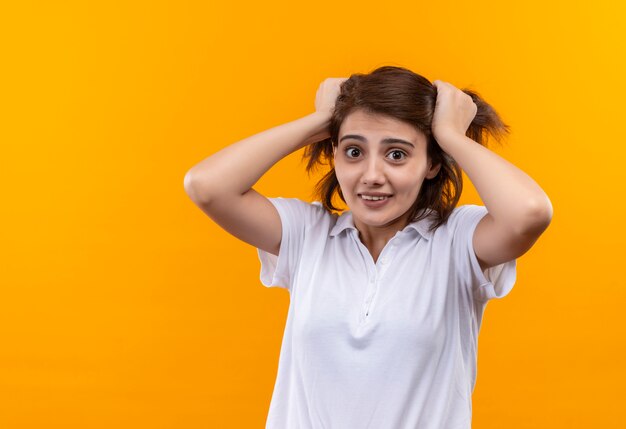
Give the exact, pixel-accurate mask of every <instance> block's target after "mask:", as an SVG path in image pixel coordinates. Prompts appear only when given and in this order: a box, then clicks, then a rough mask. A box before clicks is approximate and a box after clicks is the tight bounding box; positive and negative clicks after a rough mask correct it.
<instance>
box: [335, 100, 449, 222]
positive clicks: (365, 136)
mask: <svg viewBox="0 0 626 429" xmlns="http://www.w3.org/2000/svg"><path fill="white" fill-rule="evenodd" d="M388 139H389V141H388V142H386V140H388ZM392 139H393V140H392ZM398 139H399V140H398ZM400 140H402V141H400ZM426 144H427V143H426V136H425V135H424V134H422V133H421V132H420V131H419V130H417V129H416V128H414V127H413V126H412V125H409V124H407V123H404V122H401V121H398V120H397V119H393V118H390V117H387V116H383V115H376V114H371V113H366V112H364V111H362V110H358V111H355V112H353V113H351V114H350V115H348V117H347V118H346V119H345V120H344V122H343V123H342V124H341V127H340V129H339V138H338V146H336V147H335V149H334V163H335V174H336V175H337V180H338V181H339V186H340V187H341V192H342V194H343V197H344V198H345V200H346V203H347V205H348V207H349V208H350V210H351V211H352V214H353V218H354V222H355V226H357V228H359V224H360V225H361V226H366V225H367V226H370V227H374V228H376V227H391V226H394V227H398V229H402V228H404V226H406V225H407V224H408V210H409V209H410V208H411V206H412V205H413V203H414V202H415V200H416V199H417V195H418V194H419V191H420V189H421V186H422V182H423V181H424V179H425V178H432V177H435V176H436V175H437V172H438V171H439V166H437V167H435V168H432V169H431V168H430V166H429V161H428V159H427V157H426ZM368 193H382V194H385V195H389V196H388V197H387V198H386V200H385V201H382V202H380V203H376V202H373V201H371V202H369V203H368V202H367V201H364V200H363V198H362V194H368ZM381 203H382V204H381ZM374 204H376V205H377V206H374Z"/></svg>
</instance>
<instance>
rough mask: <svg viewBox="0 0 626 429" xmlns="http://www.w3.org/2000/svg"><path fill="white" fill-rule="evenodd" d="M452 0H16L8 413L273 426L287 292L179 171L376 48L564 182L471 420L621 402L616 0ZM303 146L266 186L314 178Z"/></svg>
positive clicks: (584, 423) (7, 23) (6, 56)
mask: <svg viewBox="0 0 626 429" xmlns="http://www.w3.org/2000/svg"><path fill="white" fill-rule="evenodd" d="M440 3H441V2H428V3H422V2H415V1H405V2H395V3H394V2H391V3H389V2H387V3H380V2H371V4H370V2H366V1H359V2H334V1H320V2H315V3H310V4H305V5H303V6H298V7H296V6H294V4H293V3H291V2H277V1H266V2H261V3H253V2H249V3H244V4H241V3H236V2H224V3H223V4H220V3H218V2H217V1H209V2H201V1H186V2H183V1H173V0H169V1H150V2H148V1H135V2H132V3H130V4H129V2H121V1H107V2H32V1H31V2H13V3H6V4H4V5H3V6H2V10H1V12H0V36H2V37H1V38H0V40H1V42H0V43H2V55H1V58H2V63H3V64H2V67H1V68H0V73H1V74H2V76H1V77H2V79H0V85H1V88H0V89H1V91H0V99H1V101H2V103H0V104H1V107H0V108H1V109H2V111H1V112H0V143H1V149H2V155H1V156H0V162H1V163H2V165H1V168H0V186H2V210H1V211H0V213H1V214H0V215H1V216H2V218H1V221H2V222H1V224H0V231H1V236H0V239H1V243H2V246H0V252H1V253H0V293H1V297H0V427H1V428H4V429H16V428H64V429H69V428H111V427H115V428H120V429H121V428H127V427H128V428H218V427H219V428H244V427H245V428H253V427H254V428H257V427H258V428H260V427H264V425H265V418H266V415H267V411H268V407H269V402H270V398H271V394H272V389H273V386H274V380H275V376H276V370H277V364H278V356H279V351H280V344H281V340H282V334H283V329H284V326H285V321H286V315H287V308H288V304H289V295H288V292H287V291H285V290H280V289H266V288H265V287H263V285H262V284H261V283H260V280H259V269H260V265H259V262H258V259H257V255H256V250H255V249H254V248H253V247H251V246H249V245H247V244H245V243H243V242H241V241H239V240H238V239H236V238H234V237H232V236H230V235H229V234H228V233H226V232H225V231H223V230H221V229H220V228H219V227H218V226H217V225H216V224H215V223H213V222H212V221H211V220H210V219H209V218H208V217H206V216H205V215H204V214H203V213H202V212H201V211H200V210H199V209H198V208H197V207H196V206H195V205H194V204H193V203H192V201H191V200H190V199H189V198H188V197H187V195H186V194H185V192H184V190H183V178H184V175H185V173H186V172H187V171H188V170H189V169H190V168H191V167H192V166H193V165H195V164H196V163H198V162H200V161H201V160H202V159H204V158H206V157H207V156H209V155H211V154H212V153H214V152H216V151H218V150H219V149H221V148H223V147H225V146H226V145H228V144H231V143H234V142H236V141H238V140H241V139H243V138H245V137H247V136H250V135H252V134H255V133H257V132H260V131H262V130H265V129H268V128H270V127H273V126H276V125H279V124H281V123H285V122H288V121H291V120H294V119H296V118H298V117H301V116H304V115H306V114H308V113H311V112H312V111H313V109H314V104H313V102H314V98H315V91H316V89H317V87H318V85H319V84H320V82H321V81H322V80H323V79H325V78H326V77H341V76H349V75H350V74H351V73H354V72H368V71H371V70H373V69H374V68H375V67H378V66H381V65H398V66H403V67H408V68H410V69H411V70H414V71H416V72H417V73H420V74H422V75H424V76H425V77H426V78H428V79H429V80H431V81H432V80H435V79H441V80H444V81H448V82H450V83H452V84H454V85H456V86H458V87H471V88H473V89H475V90H477V91H478V92H479V93H480V94H481V95H482V96H483V97H484V98H485V100H486V101H487V102H488V103H490V104H492V105H493V106H494V107H495V108H496V110H497V111H498V112H499V113H500V114H501V115H502V117H503V119H504V120H505V122H507V123H509V124H510V125H511V126H512V135H511V136H510V138H509V139H508V141H507V142H506V144H505V146H504V147H502V148H500V147H497V146H493V150H494V151H495V152H496V153H498V154H500V155H501V156H503V157H505V158H506V159H507V160H509V161H511V162H513V163H514V164H515V165H517V166H518V167H519V168H521V169H522V170H524V171H525V172H527V173H528V174H529V175H530V176H531V177H533V178H534V179H535V180H536V181H537V183H539V185H540V186H541V187H542V188H543V189H544V190H545V191H546V193H547V194H548V195H549V197H550V199H551V201H552V204H553V207H554V217H553V220H552V224H551V225H550V227H549V228H548V230H547V231H546V232H545V234H544V235H543V236H542V237H541V238H540V239H539V241H538V242H537V243H536V245H535V246H534V248H533V249H532V250H531V251H530V252H529V253H527V254H526V255H524V256H523V257H522V258H520V259H519V261H518V279H517V283H516V285H515V287H514V289H513V290H512V292H511V293H510V294H509V295H508V296H507V297H505V298H504V299H502V300H495V301H492V302H491V303H490V304H489V305H488V307H487V310H486V313H485V317H484V319H483V327H482V330H481V333H480V339H479V367H478V379H477V385H476V389H475V391H474V395H473V399H474V402H473V409H474V427H477V428H481V429H488V428H494V429H495V428H510V429H513V428H551V429H556V428H591V427H594V428H604V429H609V428H618V427H623V426H622V425H623V424H624V417H623V404H624V403H626V393H625V392H626V390H625V389H624V385H625V382H626V377H625V374H626V371H625V370H624V367H623V365H624V351H625V350H624V349H625V348H626V341H625V335H624V326H625V323H624V296H625V295H626V292H625V291H626V288H625V286H626V284H625V282H624V275H623V273H622V272H621V269H620V267H623V266H624V262H623V258H624V245H623V243H624V239H625V238H626V237H625V233H624V226H623V223H622V222H621V221H619V219H620V218H622V219H623V214H622V213H623V210H624V199H623V198H622V195H621V194H620V192H619V191H620V190H621V189H622V186H621V182H622V181H623V169H624V167H623V164H624V154H625V150H624V143H623V140H624V139H623V124H624V119H623V113H624V98H625V96H626V91H625V86H624V80H623V79H624V76H626V67H625V58H626V55H624V54H625V52H624V46H625V43H624V42H626V30H624V29H625V28H626V26H625V25H624V17H625V16H626V13H625V12H626V10H625V9H626V7H625V6H624V5H623V4H619V5H618V2H615V1H611V0H603V1H599V2H572V1H567V2H566V1H556V2H546V1H541V2H539V1H534V0H533V1H528V2H524V3H512V4H503V3H502V2H501V1H496V0H491V1H473V2H445V5H443V6H442V5H440ZM301 153H302V152H301V151H300V152H296V153H294V154H291V155H290V156H288V157H287V158H285V159H284V160H282V161H280V162H279V163H277V164H276V165H275V167H273V168H272V169H271V170H270V171H269V172H268V173H267V174H266V175H265V176H263V178H262V179H261V180H260V181H259V182H258V183H257V184H256V185H255V189H256V190H258V191H259V192H261V193H263V194H265V195H266V196H284V197H299V198H302V199H305V200H309V201H310V195H311V191H312V187H313V184H314V182H315V181H316V179H317V177H314V178H311V179H308V178H307V177H306V175H305V173H304V164H301V163H300V156H301ZM465 180H466V181H465V185H466V189H465V192H464V194H463V198H462V200H461V204H467V203H478V204H481V201H480V198H479V197H478V195H477V193H476V191H475V189H474V188H473V187H472V185H471V182H469V181H468V179H467V176H466V177H465Z"/></svg>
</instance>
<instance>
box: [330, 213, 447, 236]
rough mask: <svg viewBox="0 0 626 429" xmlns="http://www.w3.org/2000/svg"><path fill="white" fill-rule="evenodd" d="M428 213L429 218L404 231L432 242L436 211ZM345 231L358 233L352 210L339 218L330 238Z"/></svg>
mask: <svg viewBox="0 0 626 429" xmlns="http://www.w3.org/2000/svg"><path fill="white" fill-rule="evenodd" d="M427 212H428V214H429V215H428V216H426V217H425V218H424V219H421V220H418V221H414V222H411V223H409V224H408V225H407V226H405V227H404V229H403V230H402V231H409V230H415V231H417V232H418V233H419V234H420V235H421V236H422V237H424V238H425V239H426V240H430V238H431V237H432V235H433V232H432V231H429V227H430V226H431V225H432V224H433V223H434V221H435V219H434V216H431V214H432V213H433V212H434V210H433V209H427ZM344 229H353V230H354V231H358V230H357V229H356V226H354V220H353V219H352V211H350V210H347V211H344V212H343V213H342V214H341V215H340V216H339V217H338V218H337V223H335V226H333V227H332V228H331V230H330V236H331V237H334V236H335V235H338V234H339V233H341V232H342V231H343V230H344Z"/></svg>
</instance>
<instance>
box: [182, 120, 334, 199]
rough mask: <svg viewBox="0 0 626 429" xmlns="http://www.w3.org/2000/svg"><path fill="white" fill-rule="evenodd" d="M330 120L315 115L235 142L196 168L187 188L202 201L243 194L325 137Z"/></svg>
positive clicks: (186, 183) (189, 173)
mask: <svg viewBox="0 0 626 429" xmlns="http://www.w3.org/2000/svg"><path fill="white" fill-rule="evenodd" d="M329 121H330V114H324V113H319V112H314V113H311V114H309V115H307V116H304V117H302V118H299V119H296V120H294V121H291V122H287V123H285V124H282V125H278V126H276V127H273V128H270V129H268V130H265V131H262V132H260V133H258V134H255V135H253V136H251V137H248V138H245V139H243V140H240V141H238V142H236V143H233V144H231V145H229V146H227V147H225V148H224V149H222V150H220V151H219V152H216V153H215V154H213V155H211V156H209V157H208V158H206V159H204V160H203V161H201V162H200V163H198V164H196V165H195V166H193V167H192V168H191V169H190V170H189V171H188V172H187V175H186V176H185V189H186V190H187V192H188V193H190V194H193V196H194V198H197V199H202V200H208V199H209V198H214V197H215V196H217V195H221V194H227V195H233V194H240V195H241V194H243V193H245V192H247V191H248V190H249V189H250V188H252V186H253V185H254V184H255V183H256V182H257V181H258V180H259V179H260V178H261V176H263V174H265V173H266V172H267V171H268V170H269V169H270V168H271V167H272V166H273V165H274V164H276V163H277V162H278V161H279V160H281V159H282V158H284V157H285V156H287V155H289V154H290V153H292V152H295V151H296V150H298V149H300V148H302V147H304V146H306V145H307V144H309V143H311V142H312V140H311V139H312V138H315V137H316V136H317V137H319V136H323V135H324V130H325V129H327V128H328V124H329ZM319 140H321V138H319Z"/></svg>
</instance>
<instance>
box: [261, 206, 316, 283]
mask: <svg viewBox="0 0 626 429" xmlns="http://www.w3.org/2000/svg"><path fill="white" fill-rule="evenodd" d="M268 200H269V201H270V202H271V203H272V204H273V205H274V207H276V210H277V211H278V215H279V216H280V222H281V225H282V238H281V241H280V249H279V251H278V256H276V255H274V254H272V253H269V252H266V251H264V250H263V249H259V248H257V254H258V257H259V261H260V262H261V274H260V279H261V283H262V284H263V286H266V287H282V288H285V289H288V290H289V291H290V292H291V286H292V283H293V279H294V274H295V272H296V269H297V266H298V263H299V261H300V257H301V255H302V248H303V244H304V237H305V230H306V227H307V222H309V220H310V213H309V212H310V211H311V210H312V209H314V207H313V206H312V204H311V203H307V202H305V201H302V200H299V199H298V198H283V197H277V198H268Z"/></svg>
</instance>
